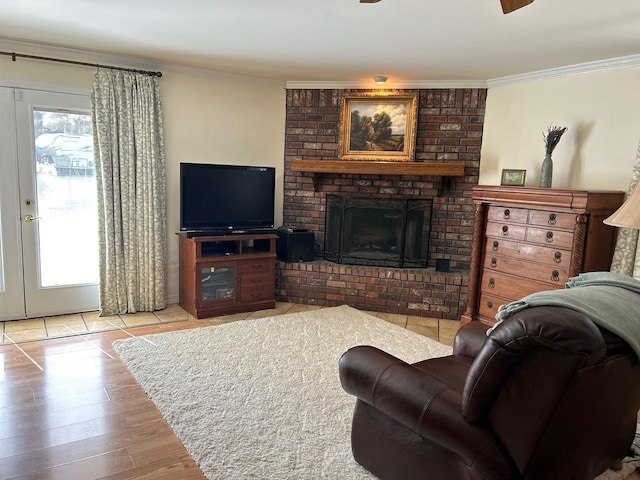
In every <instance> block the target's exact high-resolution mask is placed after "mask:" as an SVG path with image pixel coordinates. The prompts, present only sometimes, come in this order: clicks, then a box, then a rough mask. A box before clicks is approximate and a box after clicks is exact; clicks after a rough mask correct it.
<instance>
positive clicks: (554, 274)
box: [551, 270, 560, 282]
mask: <svg viewBox="0 0 640 480" xmlns="http://www.w3.org/2000/svg"><path fill="white" fill-rule="evenodd" d="M551 280H553V281H554V282H557V281H558V280H560V272H558V270H554V271H553V272H551Z"/></svg>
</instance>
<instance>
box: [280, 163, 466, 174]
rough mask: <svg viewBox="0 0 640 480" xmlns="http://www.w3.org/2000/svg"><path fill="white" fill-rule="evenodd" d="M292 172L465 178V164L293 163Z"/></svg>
mask: <svg viewBox="0 0 640 480" xmlns="http://www.w3.org/2000/svg"><path fill="white" fill-rule="evenodd" d="M291 170H293V171H296V172H306V173H346V174H352V175H433V176H442V177H445V176H446V177H461V176H464V162H371V161H368V160H363V161H354V160H301V159H293V160H292V161H291Z"/></svg>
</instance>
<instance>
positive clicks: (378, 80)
mask: <svg viewBox="0 0 640 480" xmlns="http://www.w3.org/2000/svg"><path fill="white" fill-rule="evenodd" d="M387 80H389V78H388V77H385V76H384V75H376V76H374V77H373V81H374V82H376V83H385V82H386V81H387Z"/></svg>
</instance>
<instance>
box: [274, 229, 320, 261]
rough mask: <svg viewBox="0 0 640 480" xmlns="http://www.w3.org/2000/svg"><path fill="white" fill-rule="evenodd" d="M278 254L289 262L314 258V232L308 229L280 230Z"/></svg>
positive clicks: (277, 244)
mask: <svg viewBox="0 0 640 480" xmlns="http://www.w3.org/2000/svg"><path fill="white" fill-rule="evenodd" d="M276 254H277V255H278V258H279V259H280V260H282V261H284V262H287V263H294V262H310V261H312V260H313V232H309V231H307V230H293V231H291V230H278V239H277V240H276Z"/></svg>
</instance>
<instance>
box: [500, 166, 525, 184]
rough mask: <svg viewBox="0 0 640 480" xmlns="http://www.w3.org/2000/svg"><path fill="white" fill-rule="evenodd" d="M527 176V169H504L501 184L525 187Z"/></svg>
mask: <svg viewBox="0 0 640 480" xmlns="http://www.w3.org/2000/svg"><path fill="white" fill-rule="evenodd" d="M526 176H527V171H526V170H508V169H506V168H505V169H503V170H502V178H501V179H500V185H511V186H514V187H524V181H525V178H526Z"/></svg>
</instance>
